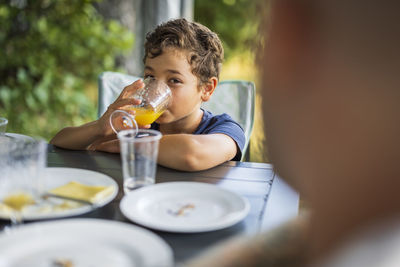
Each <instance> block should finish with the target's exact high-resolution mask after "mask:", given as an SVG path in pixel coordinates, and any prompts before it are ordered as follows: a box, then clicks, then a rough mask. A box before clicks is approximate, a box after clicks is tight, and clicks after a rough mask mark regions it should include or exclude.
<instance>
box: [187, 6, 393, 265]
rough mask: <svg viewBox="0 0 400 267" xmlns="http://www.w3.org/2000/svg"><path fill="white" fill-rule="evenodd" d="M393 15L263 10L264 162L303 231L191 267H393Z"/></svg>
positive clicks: (228, 247) (292, 229)
mask: <svg viewBox="0 0 400 267" xmlns="http://www.w3.org/2000/svg"><path fill="white" fill-rule="evenodd" d="M399 11H400V1H391V0H388V1H376V0H375V1H371V0H363V1H361V0H335V1H329V0H304V1H290V0H275V1H274V0H272V1H270V12H271V13H270V20H269V22H268V26H267V28H268V31H267V41H266V46H265V51H264V52H265V55H264V59H263V60H262V68H263V75H262V77H263V78H264V81H263V86H262V93H263V108H264V119H265V129H266V134H267V140H268V142H269V144H268V145H269V146H268V148H269V154H270V155H271V159H272V161H273V163H274V165H275V168H276V170H277V171H278V173H279V175H280V176H281V177H283V178H285V179H286V180H287V181H288V182H289V183H291V184H292V185H293V186H294V187H295V188H296V189H297V190H299V192H300V193H301V195H302V197H303V198H304V199H305V200H306V201H307V205H308V206H309V207H310V210H311V213H310V217H309V218H308V220H307V222H308V226H309V227H308V230H306V229H307V228H304V227H303V226H304V225H303V224H302V223H301V222H297V223H292V224H290V225H289V226H285V227H284V228H282V229H280V230H277V233H280V234H279V235H276V234H275V235H274V234H271V233H266V234H264V235H263V236H258V237H257V238H255V239H251V240H237V241H231V243H228V244H225V245H224V247H222V248H219V249H215V250H214V251H213V252H212V254H211V253H209V255H208V256H206V257H204V258H202V259H199V260H198V261H196V262H195V263H193V266H303V265H306V266H329V267H338V266H340V267H343V266H371V267H372V266H374V267H375V266H388V267H389V266H393V267H394V266H400V254H399V253H398V252H399V251H400V216H399V215H400V51H399V48H400V21H399V15H398V14H399ZM299 225H300V226H302V227H299ZM282 231H283V232H282ZM279 241H280V242H279ZM273 244H276V246H274V247H272V245H273ZM294 244H295V245H296V246H297V248H295V250H293V245H294ZM274 248H275V249H274ZM289 251H291V252H292V253H288V252H289ZM296 251H297V253H296ZM227 255H229V256H227ZM273 259H275V260H273ZM213 264H214V265H213ZM243 264H244V265H243Z"/></svg>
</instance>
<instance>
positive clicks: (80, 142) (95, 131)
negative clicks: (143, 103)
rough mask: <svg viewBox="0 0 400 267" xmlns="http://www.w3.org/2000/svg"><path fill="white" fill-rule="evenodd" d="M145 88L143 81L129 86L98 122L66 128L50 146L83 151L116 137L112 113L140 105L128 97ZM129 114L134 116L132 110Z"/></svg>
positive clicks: (56, 136) (54, 138)
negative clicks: (111, 118) (113, 129)
mask: <svg viewBox="0 0 400 267" xmlns="http://www.w3.org/2000/svg"><path fill="white" fill-rule="evenodd" d="M143 86H144V84H143V81H142V80H137V81H135V82H134V83H132V84H130V85H128V86H127V87H125V88H124V90H123V91H122V92H121V94H120V95H119V97H118V98H117V100H115V102H114V103H112V104H111V105H110V106H109V107H108V109H107V111H106V112H105V113H104V114H103V116H101V117H100V118H99V119H98V120H96V121H93V122H89V123H86V124H84V125H81V126H78V127H66V128H64V129H62V130H61V131H60V132H58V133H57V134H56V135H55V136H54V137H53V139H51V141H50V144H53V145H56V146H59V147H62V148H68V149H77V150H83V149H88V148H89V147H90V146H93V145H97V144H98V143H101V142H104V141H105V140H109V139H110V138H112V137H115V134H114V132H113V131H112V129H111V126H110V122H109V118H110V115H111V113H112V112H113V111H114V110H117V109H121V108H123V107H125V106H129V105H137V104H139V103H140V100H136V99H133V98H128V96H129V95H132V94H133V92H135V91H136V90H138V89H139V88H141V87H143ZM127 112H129V113H131V114H134V111H132V110H127Z"/></svg>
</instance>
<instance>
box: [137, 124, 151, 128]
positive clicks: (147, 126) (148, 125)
mask: <svg viewBox="0 0 400 267" xmlns="http://www.w3.org/2000/svg"><path fill="white" fill-rule="evenodd" d="M150 127H151V124H147V125H144V126H139V128H140V129H150Z"/></svg>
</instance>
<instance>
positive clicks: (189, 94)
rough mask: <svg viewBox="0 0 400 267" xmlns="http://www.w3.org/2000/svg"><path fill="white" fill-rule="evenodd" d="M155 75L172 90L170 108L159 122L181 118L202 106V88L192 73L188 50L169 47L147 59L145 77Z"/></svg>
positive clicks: (163, 122) (170, 121)
mask: <svg viewBox="0 0 400 267" xmlns="http://www.w3.org/2000/svg"><path fill="white" fill-rule="evenodd" d="M149 76H150V77H154V78H156V79H158V80H161V81H163V82H165V83H166V84H167V85H168V86H169V88H170V89H171V92H172V101H171V104H170V106H169V108H168V109H167V110H166V111H165V112H164V113H163V114H162V115H161V116H160V117H159V118H158V120H157V121H156V122H157V123H159V124H166V123H172V122H175V121H178V120H181V119H183V118H185V117H187V116H188V115H190V114H192V113H193V112H195V111H196V110H198V109H199V108H200V105H201V102H202V94H203V93H202V90H199V88H198V78H197V77H196V76H195V75H194V74H193V73H192V68H191V66H190V64H189V62H188V60H187V52H185V51H181V50H177V49H173V48H167V49H165V50H164V51H163V53H162V54H161V55H159V56H157V57H155V58H150V57H147V58H146V60H145V68H144V78H146V77H149Z"/></svg>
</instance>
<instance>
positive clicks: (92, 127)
mask: <svg viewBox="0 0 400 267" xmlns="http://www.w3.org/2000/svg"><path fill="white" fill-rule="evenodd" d="M102 137H103V134H102V133H101V130H100V129H99V124H98V122H97V121H92V122H89V123H86V124H84V125H81V126H78V127H66V128H64V129H62V130H61V131H59V132H58V133H57V134H56V135H55V136H54V137H53V139H51V140H50V144H53V145H56V146H59V147H62V148H68V149H77V150H84V149H87V148H88V147H89V146H90V145H91V144H92V143H93V142H95V141H96V140H98V139H100V138H102Z"/></svg>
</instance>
